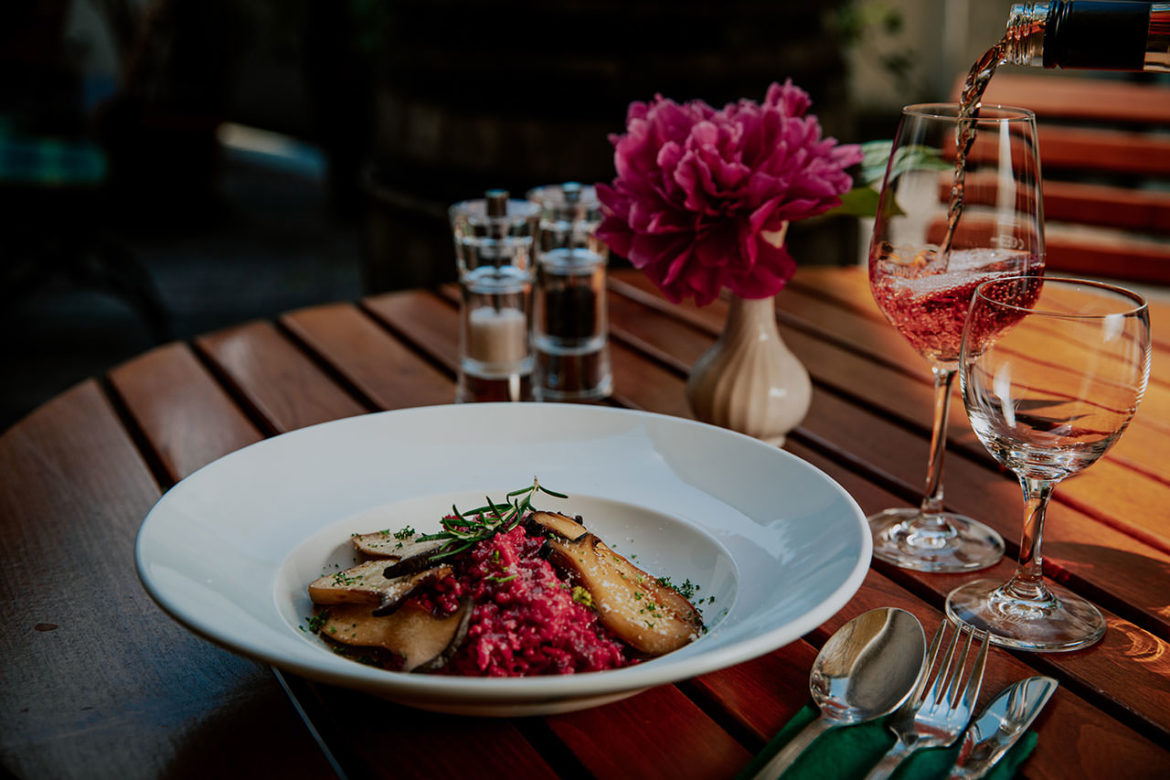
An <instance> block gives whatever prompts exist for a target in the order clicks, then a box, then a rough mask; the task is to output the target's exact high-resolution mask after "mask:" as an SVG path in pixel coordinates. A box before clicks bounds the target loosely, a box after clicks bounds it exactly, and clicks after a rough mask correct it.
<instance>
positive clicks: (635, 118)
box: [597, 80, 862, 306]
mask: <svg viewBox="0 0 1170 780" xmlns="http://www.w3.org/2000/svg"><path fill="white" fill-rule="evenodd" d="M810 104H811V101H810V100H809V96H808V94H807V93H805V92H804V90H802V89H800V88H799V87H796V86H793V84H792V82H791V80H789V81H788V82H786V83H785V84H784V85H783V86H781V85H779V84H773V85H772V86H770V87H769V88H768V92H767V95H766V96H765V98H764V102H763V103H762V104H757V103H755V102H753V101H750V100H740V101H739V102H738V103H729V104H727V106H725V107H724V108H723V110H721V111H716V110H715V109H713V108H711V107H710V106H708V105H707V104H706V103H704V102H702V101H699V100H696V101H692V102H690V103H686V104H683V105H679V104H677V103H675V102H673V101H671V100H667V99H665V98H663V97H662V96H661V95H657V96H655V98H654V100H653V101H652V102H650V103H649V104H647V103H641V102H635V103H632V104H631V105H630V108H629V112H628V114H627V116H626V133H625V135H614V136H611V137H610V141H611V142H612V143H613V144H614V165H615V168H616V170H617V178H615V179H614V181H613V185H612V186H609V185H606V184H598V185H597V194H598V198H599V199H600V200H601V203H602V206H603V212H604V218H603V219H602V222H601V225H600V226H599V227H598V229H597V235H598V237H599V238H601V240H603V241H605V242H606V243H607V244H608V245H609V248H610V249H611V250H613V251H614V252H615V253H617V254H619V255H621V256H623V257H625V258H627V259H628V260H629V261H630V262H631V263H632V264H633V265H634V266H635V267H636V268H640V269H642V270H643V271H644V272H645V273H646V275H647V276H648V277H649V278H650V279H651V280H652V281H653V282H654V283H655V284H656V285H657V286H658V287H659V288H660V289H661V290H662V292H663V293H664V294H665V295H666V296H667V297H668V298H669V299H670V300H672V301H674V302H676V303H677V302H679V301H681V300H683V299H684V298H687V297H689V296H694V298H695V302H696V303H697V304H699V305H700V306H702V305H705V304H708V303H710V302H711V301H712V300H714V298H715V297H716V296H717V295H718V294H719V291H720V290H721V289H722V288H724V287H726V288H728V289H729V290H731V291H732V292H734V293H735V294H737V295H740V296H742V297H744V298H765V297H769V296H772V295H775V294H776V293H778V292H780V290H781V289H783V287H784V285H785V284H786V283H787V282H788V280H789V279H790V278H792V274H793V273H794V272H795V271H796V263H795V261H794V260H793V259H792V257H791V256H789V254H788V252H787V250H786V249H785V248H784V246H783V244H782V243H781V234H780V231H781V229H782V227H783V224H784V222H785V221H796V220H800V219H806V218H808V217H812V216H815V215H817V214H820V213H822V212H824V211H826V210H827V209H830V208H833V207H834V206H836V205H838V204H839V203H840V202H841V199H840V196H841V195H842V194H843V193H844V192H846V191H848V190H849V188H850V187H851V186H852V183H853V180H852V178H851V177H850V176H849V174H847V173H846V172H845V171H846V169H847V168H849V167H850V166H852V165H855V164H857V163H859V162H861V157H862V154H861V148H860V147H859V146H856V145H848V146H839V145H838V144H837V142H836V140H834V139H832V138H822V137H821V126H820V122H819V121H817V118H816V116H815V115H810V116H805V113H806V112H807V111H808V107H809V105H810Z"/></svg>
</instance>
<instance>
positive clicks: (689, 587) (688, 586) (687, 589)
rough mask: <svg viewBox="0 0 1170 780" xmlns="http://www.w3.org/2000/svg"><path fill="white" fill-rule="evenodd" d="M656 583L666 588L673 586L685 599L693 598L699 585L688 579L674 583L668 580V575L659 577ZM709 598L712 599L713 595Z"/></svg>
mask: <svg viewBox="0 0 1170 780" xmlns="http://www.w3.org/2000/svg"><path fill="white" fill-rule="evenodd" d="M658 584H659V585H662V586H663V587H666V588H673V589H674V590H676V591H678V594H679V595H680V596H682V597H683V598H684V599H686V600H687V601H691V600H693V599H694V598H695V595H696V594H697V593H698V592H699V590H700V588H699V586H698V585H695V584H694V583H692V582H691V581H690V580H689V579H688V580H686V581H684V582H683V584H682V585H675V584H674V583H673V582H671V581H670V577H659V578H658ZM711 598H712V600H714V598H715V597H714V596H712V597H711Z"/></svg>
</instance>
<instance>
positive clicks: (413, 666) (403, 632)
mask: <svg viewBox="0 0 1170 780" xmlns="http://www.w3.org/2000/svg"><path fill="white" fill-rule="evenodd" d="M472 609H473V605H472V602H471V599H470V598H465V599H464V600H463V601H462V603H460V605H459V609H457V610H456V611H455V613H454V614H452V615H450V616H448V617H442V618H438V617H435V616H434V615H432V614H431V613H429V612H427V611H425V610H421V609H415V608H414V607H406V608H404V609H400V610H398V611H397V612H395V613H394V614H393V615H387V616H385V617H376V616H374V615H371V614H370V609H369V607H366V606H361V605H359V604H338V605H334V606H330V607H327V608H326V610H325V611H324V612H322V613H320V614H321V615H322V616H323V617H324V620H323V622H322V625H321V630H320V634H321V635H322V636H325V637H328V638H329V639H331V640H333V641H335V642H341V643H342V644H347V645H355V646H358V647H380V648H383V649H385V650H389V651H391V652H393V653H396V654H397V655H399V656H401V657H402V659H403V660H402V671H404V672H430V671H434V670H435V669H438V668H440V667H442V666H444V665H446V663H447V662H448V661H450V660H451V657H452V656H453V655H454V654H455V652H456V651H457V650H458V649H459V646H460V645H462V644H463V641H464V640H465V639H466V638H467V629H468V627H469V626H470V625H471V613H472Z"/></svg>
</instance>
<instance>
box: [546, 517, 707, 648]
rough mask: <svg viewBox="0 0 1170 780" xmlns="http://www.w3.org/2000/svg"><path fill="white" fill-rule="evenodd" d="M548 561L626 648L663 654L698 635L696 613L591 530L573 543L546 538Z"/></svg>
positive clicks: (700, 626)
mask: <svg viewBox="0 0 1170 780" xmlns="http://www.w3.org/2000/svg"><path fill="white" fill-rule="evenodd" d="M549 543H550V544H551V545H552V548H553V557H552V560H553V563H554V564H556V565H558V566H560V567H561V568H562V569H564V570H566V571H567V572H569V574H570V576H571V577H572V578H573V580H574V581H576V582H577V583H578V584H579V585H581V586H582V587H584V588H585V589H586V590H588V591H589V595H590V596H591V597H592V599H593V607H594V609H595V610H597V617H598V620H600V621H601V624H602V625H603V626H605V627H606V628H608V629H609V630H610V631H612V632H613V633H614V635H615V636H617V638H618V639H620V640H622V641H623V642H625V643H626V644H628V645H629V646H630V647H632V648H634V649H635V650H638V651H639V652H642V653H645V654H646V655H662V654H663V653H669V652H670V651H672V650H677V649H679V648H680V647H683V646H684V645H687V644H689V643H690V642H691V641H693V640H695V639H697V638H698V636H699V633H700V631H702V628H703V620H702V617H701V616H700V614H699V611H698V610H697V609H695V607H694V605H692V604H691V602H689V601H687V599H685V598H684V597H683V596H682V595H681V594H680V593H679V592H678V591H676V590H675V589H674V588H670V587H667V586H665V585H661V584H659V582H658V580H657V579H655V578H654V577H653V576H651V575H649V574H647V573H646V572H644V571H642V570H641V569H639V568H638V567H637V566H635V565H634V564H632V563H630V562H629V561H628V560H626V559H625V558H623V557H622V556H621V555H618V554H617V553H616V552H614V551H613V550H611V549H610V548H609V547H607V546H606V544H605V542H603V541H601V540H600V539H598V538H597V537H596V536H594V535H593V534H586V535H585V536H583V537H582V538H580V539H579V540H577V541H576V542H566V541H563V540H560V539H557V538H556V537H551V536H550V537H549Z"/></svg>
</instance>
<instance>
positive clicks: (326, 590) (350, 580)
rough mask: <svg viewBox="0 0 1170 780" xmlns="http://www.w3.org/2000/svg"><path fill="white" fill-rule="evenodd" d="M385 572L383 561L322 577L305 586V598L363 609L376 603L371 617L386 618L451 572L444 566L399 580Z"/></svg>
mask: <svg viewBox="0 0 1170 780" xmlns="http://www.w3.org/2000/svg"><path fill="white" fill-rule="evenodd" d="M385 571H386V561H385V560H374V561H366V562H365V563H360V564H358V565H357V566H354V567H353V568H350V569H346V570H344V571H339V572H336V573H334V574H326V575H324V576H321V577H318V578H317V579H316V580H314V581H313V582H311V583H309V598H310V599H312V601H313V603H314V604H364V605H366V608H367V609H368V608H369V606H368V605H370V604H377V605H378V606H377V608H376V609H375V610H374V614H375V615H387V614H389V613H391V612H393V611H394V610H395V609H397V608H398V607H399V606H400V605H401V604H402V601H403V600H404V599H405V598H406V597H407V596H409V595H410V594H411V593H413V592H414V591H415V590H416V589H417V588H418V587H419V586H420V585H422V584H423V583H426V582H430V581H431V580H436V579H442V578H443V577H447V576H449V575H450V574H451V573H452V569H451V567H450V566H446V565H443V566H434V567H432V568H430V569H425V570H423V571H419V572H414V573H412V574H406V575H403V576H401V577H386V576H385V574H384V573H385Z"/></svg>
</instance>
